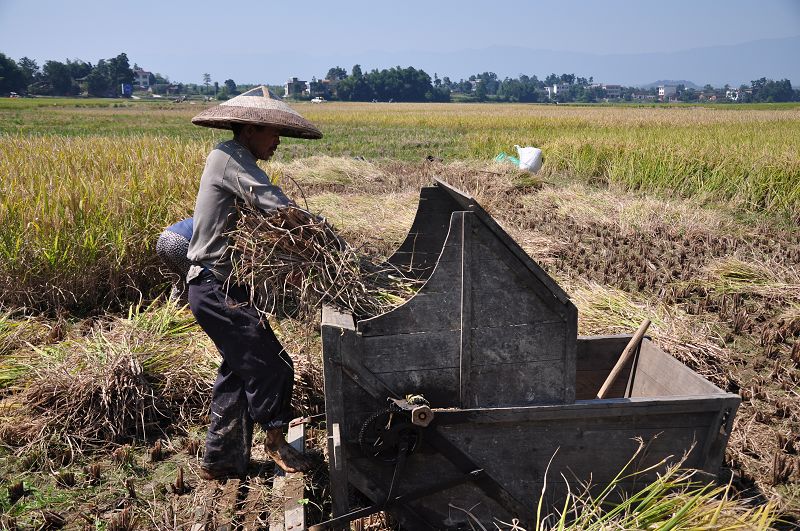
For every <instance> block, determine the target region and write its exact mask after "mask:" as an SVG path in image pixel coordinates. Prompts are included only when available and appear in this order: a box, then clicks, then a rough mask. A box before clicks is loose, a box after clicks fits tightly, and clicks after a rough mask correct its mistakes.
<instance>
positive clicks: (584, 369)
mask: <svg viewBox="0 0 800 531" xmlns="http://www.w3.org/2000/svg"><path fill="white" fill-rule="evenodd" d="M631 337H632V336H631V335H615V336H584V337H581V336H579V337H578V341H577V343H576V352H575V398H576V399H578V400H591V399H593V398H596V395H597V390H598V389H600V386H602V385H603V382H604V381H605V379H606V377H607V376H608V373H609V372H611V368H612V367H613V366H614V363H615V362H616V360H617V359H619V355H620V353H622V350H623V349H624V348H625V345H626V344H627V343H628V341H629V340H630V338H631ZM632 364H633V362H632V361H631V363H628V364H626V365H625V367H623V370H622V372H621V373H620V377H619V378H618V379H617V382H616V383H615V384H614V385H613V386H612V387H611V389H610V390H609V398H622V397H624V396H626V392H625V391H626V381H627V380H628V377H629V375H630V370H631V367H632Z"/></svg>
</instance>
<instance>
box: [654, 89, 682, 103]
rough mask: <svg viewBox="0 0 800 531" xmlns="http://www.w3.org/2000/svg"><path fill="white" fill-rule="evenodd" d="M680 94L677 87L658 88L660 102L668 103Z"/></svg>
mask: <svg viewBox="0 0 800 531" xmlns="http://www.w3.org/2000/svg"><path fill="white" fill-rule="evenodd" d="M677 92H678V87H677V86H676V85H659V86H658V99H659V101H668V100H670V99H674V96H675V94H676V93H677Z"/></svg>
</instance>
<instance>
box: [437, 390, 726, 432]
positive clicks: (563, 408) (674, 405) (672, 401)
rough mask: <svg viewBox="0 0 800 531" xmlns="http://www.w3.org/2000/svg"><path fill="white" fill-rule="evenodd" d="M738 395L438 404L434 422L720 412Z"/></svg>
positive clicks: (582, 419) (565, 419)
mask: <svg viewBox="0 0 800 531" xmlns="http://www.w3.org/2000/svg"><path fill="white" fill-rule="evenodd" d="M736 396H737V395H732V394H729V393H725V394H721V395H714V396H708V395H702V396H681V397H647V398H640V397H633V398H618V399H606V400H577V401H575V403H574V404H560V405H543V406H524V407H523V406H520V407H496V408H480V409H461V410H457V409H439V408H434V415H435V419H434V421H433V422H434V424H436V425H444V424H461V423H470V424H494V423H499V422H510V423H515V422H530V421H548V422H553V421H563V422H567V421H569V420H570V419H577V420H580V421H581V422H591V421H593V420H594V419H598V418H603V417H638V418H647V417H648V416H651V415H656V416H657V415H682V414H687V413H693V412H698V413H702V412H708V411H711V412H715V413H716V412H717V411H719V410H720V409H721V408H722V407H724V406H725V404H726V403H727V402H726V399H729V398H731V397H733V398H735V397H736Z"/></svg>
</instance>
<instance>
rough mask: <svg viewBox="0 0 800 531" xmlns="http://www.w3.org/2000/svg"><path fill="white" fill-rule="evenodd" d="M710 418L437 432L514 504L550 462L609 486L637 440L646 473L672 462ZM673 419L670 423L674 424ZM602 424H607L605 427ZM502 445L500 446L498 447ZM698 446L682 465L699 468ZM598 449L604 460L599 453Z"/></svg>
mask: <svg viewBox="0 0 800 531" xmlns="http://www.w3.org/2000/svg"><path fill="white" fill-rule="evenodd" d="M712 416H713V415H712V414H706V415H693V416H692V417H691V418H687V419H684V421H685V422H687V423H688V424H689V425H687V426H668V425H667V426H658V427H652V426H649V427H638V426H627V425H622V424H621V423H620V422H617V421H615V419H606V420H605V422H595V423H593V425H592V426H591V427H589V428H583V427H580V426H577V425H574V424H573V425H569V426H553V425H543V424H538V425H532V424H528V423H525V424H522V425H511V424H505V425H496V426H494V427H493V428H492V429H486V427H485V426H484V427H477V426H474V425H469V424H462V425H459V426H447V427H443V428H441V429H440V431H441V432H442V434H443V435H444V436H446V437H447V438H448V440H450V441H451V442H452V443H453V444H455V445H456V446H457V447H459V448H460V449H461V451H463V452H464V453H465V454H467V455H469V456H470V458H471V459H473V461H474V462H475V464H476V465H477V466H479V467H481V468H484V469H485V470H486V471H487V474H489V475H490V476H491V477H493V478H494V479H495V480H496V481H497V482H498V483H499V484H501V485H503V486H504V487H505V488H506V489H507V490H508V491H509V493H510V494H511V495H512V496H514V497H515V498H517V499H530V494H531V493H530V490H529V484H530V483H531V482H534V481H541V480H542V478H543V477H544V474H545V470H546V469H547V465H548V463H549V462H550V459H551V458H552V457H553V456H555V457H554V458H553V461H552V466H551V469H550V473H551V474H553V475H554V476H556V477H558V476H559V475H560V474H561V473H563V474H565V475H566V476H567V477H575V478H576V479H577V480H581V481H587V480H589V479H592V480H593V481H596V482H600V483H603V482H608V481H610V480H612V479H613V478H614V477H615V476H616V474H617V473H619V471H620V470H622V468H623V467H624V466H625V464H626V463H627V462H628V461H629V460H630V459H631V458H632V457H633V455H634V452H635V451H636V449H637V447H638V443H637V442H636V440H635V438H636V437H642V438H643V439H644V440H645V441H646V442H648V447H647V451H646V452H643V453H642V454H641V455H640V456H639V458H637V466H638V467H640V468H647V467H649V466H651V465H655V464H658V463H659V462H660V461H661V460H662V459H664V458H667V457H670V456H671V459H672V460H673V462H675V461H677V460H678V459H680V458H681V456H682V455H683V454H684V453H685V452H688V451H689V450H690V449H691V448H692V445H693V444H694V443H695V442H697V443H699V445H700V446H701V445H702V443H703V442H704V441H703V438H704V434H705V430H706V429H707V423H708V420H709V418H711V417H712ZM675 421H676V419H674V418H671V419H670V420H669V421H668V422H670V423H674V422H675ZM603 424H605V425H603ZM498 441H504V444H498ZM700 446H695V447H694V449H693V450H692V453H691V454H690V455H689V457H688V459H687V461H686V466H688V467H698V466H702V465H703V463H702V461H701V458H702V455H701V451H700ZM600 449H602V459H598V455H599V454H598V452H599V451H600Z"/></svg>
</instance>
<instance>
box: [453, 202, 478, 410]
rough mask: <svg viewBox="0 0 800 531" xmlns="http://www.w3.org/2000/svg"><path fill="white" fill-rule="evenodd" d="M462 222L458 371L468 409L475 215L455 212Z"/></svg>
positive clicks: (463, 402) (460, 397) (456, 219)
mask: <svg viewBox="0 0 800 531" xmlns="http://www.w3.org/2000/svg"><path fill="white" fill-rule="evenodd" d="M459 221H460V223H461V275H460V278H459V279H458V280H459V289H460V291H461V304H460V307H461V337H460V345H459V370H458V403H459V405H460V406H461V407H466V406H467V403H468V402H469V400H470V397H471V396H472V394H473V389H472V356H473V346H474V337H473V333H472V326H473V311H474V308H473V299H472V290H473V286H472V273H473V272H472V268H473V253H474V249H473V245H474V241H475V240H474V238H473V231H474V225H473V216H471V215H469V214H467V213H465V212H454V213H453V223H454V224H455V223H458V222H459Z"/></svg>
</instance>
